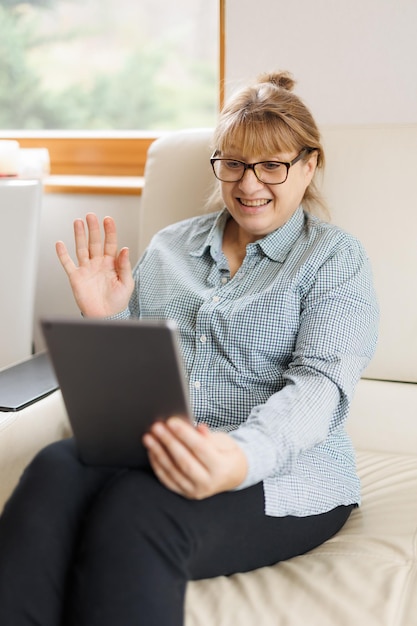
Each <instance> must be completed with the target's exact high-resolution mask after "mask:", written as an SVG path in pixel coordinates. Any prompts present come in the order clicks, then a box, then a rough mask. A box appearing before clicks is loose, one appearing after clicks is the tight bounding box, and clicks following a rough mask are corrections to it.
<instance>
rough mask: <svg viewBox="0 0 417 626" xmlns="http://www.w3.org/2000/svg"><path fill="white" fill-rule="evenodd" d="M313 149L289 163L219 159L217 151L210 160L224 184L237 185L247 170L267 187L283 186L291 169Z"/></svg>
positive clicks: (304, 150)
mask: <svg viewBox="0 0 417 626" xmlns="http://www.w3.org/2000/svg"><path fill="white" fill-rule="evenodd" d="M312 150H313V148H303V149H302V150H301V152H300V153H299V154H297V156H296V157H295V158H294V159H293V160H292V161H288V162H284V161H259V162H258V163H244V162H243V161H237V160H236V159H227V158H223V157H217V156H216V155H217V154H218V152H217V150H216V151H215V152H214V153H213V156H212V157H211V159H210V163H211V166H212V168H213V172H214V175H215V177H216V178H218V179H219V180H221V181H222V182H224V183H237V182H238V181H239V180H242V178H243V177H244V175H245V172H246V170H252V171H253V173H254V174H255V176H256V178H257V179H258V180H259V182H261V183H265V184H266V185H282V183H285V181H286V180H287V178H288V172H289V169H290V167H292V166H293V165H295V164H296V163H298V161H299V160H300V159H302V158H303V157H304V156H305V155H306V154H307V153H308V152H311V151H312Z"/></svg>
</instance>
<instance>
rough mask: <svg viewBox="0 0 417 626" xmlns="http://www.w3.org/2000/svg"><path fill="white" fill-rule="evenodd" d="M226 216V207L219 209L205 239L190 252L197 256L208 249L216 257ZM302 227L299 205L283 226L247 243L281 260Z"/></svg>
mask: <svg viewBox="0 0 417 626" xmlns="http://www.w3.org/2000/svg"><path fill="white" fill-rule="evenodd" d="M228 218H229V212H228V210H227V209H223V210H222V211H220V213H219V214H218V215H217V217H216V219H215V221H214V223H213V225H212V227H211V229H210V231H209V233H208V235H207V237H206V239H205V240H204V241H203V243H202V244H200V245H198V246H197V247H196V248H194V249H192V250H191V251H190V254H191V255H192V256H196V257H199V256H203V254H204V253H205V251H206V250H207V249H210V251H211V255H212V257H213V258H216V257H217V256H218V253H219V251H220V250H221V247H222V240H223V232H224V228H225V225H226V222H227V220H228ZM303 228H304V211H303V208H302V207H301V206H300V207H298V209H297V210H296V211H295V213H294V214H293V215H292V216H291V217H290V219H289V220H288V222H286V223H285V224H284V225H283V226H281V227H280V228H277V229H276V230H274V231H273V232H272V233H269V235H266V237H264V238H263V239H259V240H258V241H256V242H255V243H253V244H249V245H250V246H254V247H255V246H257V247H259V248H260V249H261V250H262V252H263V253H264V254H265V255H266V256H267V257H269V258H270V259H271V260H272V261H280V262H283V261H285V259H286V257H287V255H288V253H289V252H290V250H291V248H292V247H293V245H294V243H295V242H296V240H297V239H298V237H299V236H300V234H301V232H302V230H303Z"/></svg>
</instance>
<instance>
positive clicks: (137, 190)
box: [43, 175, 144, 196]
mask: <svg viewBox="0 0 417 626" xmlns="http://www.w3.org/2000/svg"><path fill="white" fill-rule="evenodd" d="M43 184H44V189H45V192H46V193H64V194H97V195H101V194H109V195H118V196H120V195H122V196H140V195H141V194H142V189H143V185H144V178H143V176H78V175H70V176H66V175H53V176H47V177H46V178H44V180H43Z"/></svg>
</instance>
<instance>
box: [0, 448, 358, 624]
mask: <svg viewBox="0 0 417 626" xmlns="http://www.w3.org/2000/svg"><path fill="white" fill-rule="evenodd" d="M351 509H352V507H338V508H336V509H334V510H333V511H330V512H328V513H324V514H322V515H316V516H312V517H304V518H301V517H300V518H297V517H285V518H274V517H268V516H266V515H265V514H264V497H263V488H262V484H258V485H255V486H253V487H250V488H249V489H245V490H241V491H236V492H228V493H223V494H219V495H216V496H213V497H211V498H207V499H205V500H201V501H196V500H187V499H186V498H183V497H181V496H178V495H176V494H174V493H173V492H171V491H169V490H168V489H166V488H165V487H164V486H163V485H161V484H160V483H159V481H158V480H157V479H156V477H155V476H154V475H153V473H152V472H151V471H150V470H149V471H148V470H128V469H122V470H115V469H114V468H105V467H99V468H97V467H89V466H85V465H83V464H82V463H80V462H79V461H78V458H77V455H76V452H75V447H74V443H73V441H72V440H68V441H61V442H59V443H56V444H52V445H51V446H48V447H47V448H45V449H44V450H43V451H41V452H40V453H39V454H38V456H37V457H36V458H35V459H34V461H33V462H32V463H31V464H30V465H29V467H28V468H27V469H26V471H25V472H24V474H23V476H22V479H21V481H20V484H19V486H18V487H17V489H16V490H15V492H14V494H13V496H12V497H11V499H10V500H9V502H8V503H7V505H6V507H5V510H4V513H3V515H2V517H1V518H0V624H1V626H29V625H30V626H64V625H65V626H75V625H77V626H81V625H82V626H115V625H117V626H133V625H135V626H140V625H143V626H162V625H163V626H181V625H182V624H183V619H184V594H185V587H186V583H187V581H188V580H191V579H199V578H209V577H213V576H218V575H227V574H232V573H234V572H243V571H248V570H252V569H255V568H258V567H262V566H265V565H269V564H272V563H276V562H277V561H280V560H284V559H288V558H290V557H292V556H295V555H298V554H302V553H304V552H306V551H308V550H311V549H312V548H314V547H315V546H317V545H319V544H321V543H322V542H323V541H325V540H326V539H328V538H329V537H331V536H332V535H333V534H334V533H336V532H337V531H338V530H339V529H340V528H341V527H342V526H343V524H344V523H345V521H346V520H347V518H348V517H349V514H350V512H351Z"/></svg>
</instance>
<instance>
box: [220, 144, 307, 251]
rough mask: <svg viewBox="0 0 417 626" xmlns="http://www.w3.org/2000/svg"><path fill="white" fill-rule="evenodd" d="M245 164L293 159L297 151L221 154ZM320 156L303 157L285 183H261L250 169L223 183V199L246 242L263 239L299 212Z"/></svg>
mask: <svg viewBox="0 0 417 626" xmlns="http://www.w3.org/2000/svg"><path fill="white" fill-rule="evenodd" d="M222 156H223V157H227V158H230V159H237V160H239V161H244V162H245V163H256V162H259V161H283V162H290V161H291V160H292V159H294V158H295V157H296V156H297V152H296V151H294V152H281V153H279V154H261V155H257V156H254V155H244V154H238V153H236V152H235V151H233V154H222ZM316 163H317V155H316V153H312V155H311V156H310V158H309V159H308V160H307V161H303V160H300V161H298V162H297V163H295V164H294V165H293V166H292V167H290V169H289V172H288V177H287V180H286V181H285V183H282V184H280V185H268V184H265V183H262V182H260V181H259V180H258V179H257V178H256V176H255V173H254V172H253V170H249V169H247V170H246V171H245V174H244V176H243V178H242V179H241V180H240V181H238V182H236V183H225V182H222V183H221V192H222V196H223V201H224V203H225V205H226V207H227V209H228V210H229V213H230V214H231V216H232V217H233V219H234V220H235V222H236V224H237V226H238V229H239V231H240V232H239V234H240V236H241V237H242V239H245V240H246V241H247V243H250V242H253V241H256V240H257V239H261V238H262V237H264V236H265V235H268V234H269V233H271V232H272V231H274V230H276V229H277V228H279V227H280V226H283V225H284V224H285V223H286V222H287V221H288V220H289V219H290V217H291V216H292V215H293V213H294V212H295V211H296V209H297V208H298V206H299V205H300V203H301V200H302V198H303V196H304V192H305V190H306V188H307V187H308V185H309V184H310V182H311V179H312V178H313V175H314V171H315V169H316Z"/></svg>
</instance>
